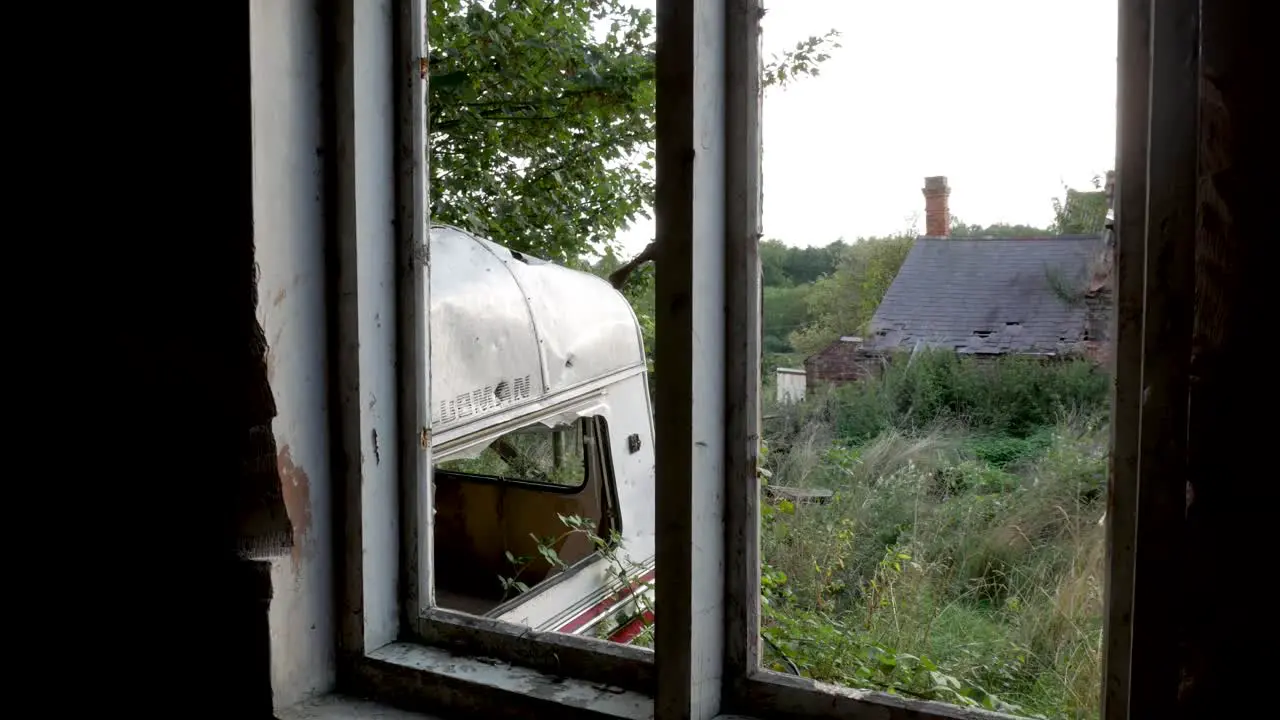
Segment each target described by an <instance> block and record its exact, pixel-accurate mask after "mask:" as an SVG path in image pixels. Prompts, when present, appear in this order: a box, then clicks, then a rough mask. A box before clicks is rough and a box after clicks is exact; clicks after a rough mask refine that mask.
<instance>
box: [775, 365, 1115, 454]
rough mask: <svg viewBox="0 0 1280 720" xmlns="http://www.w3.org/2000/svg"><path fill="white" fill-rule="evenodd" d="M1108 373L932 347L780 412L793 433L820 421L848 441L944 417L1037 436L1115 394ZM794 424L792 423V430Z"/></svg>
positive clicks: (986, 430)
mask: <svg viewBox="0 0 1280 720" xmlns="http://www.w3.org/2000/svg"><path fill="white" fill-rule="evenodd" d="M1109 388H1110V382H1109V380H1108V377H1107V375H1106V374H1105V373H1104V372H1103V371H1102V370H1100V369H1099V368H1098V367H1097V366H1096V365H1094V364H1093V363H1092V362H1089V361H1087V360H1083V359H1061V360H1039V359H1036V358H1026V357H1014V356H1010V357H999V358H992V359H983V360H979V359H975V358H970V357H964V356H960V355H957V354H955V353H952V352H948V351H945V350H926V351H922V352H920V353H917V354H916V355H915V357H914V358H913V359H910V361H908V358H907V357H906V356H897V357H895V358H893V359H891V360H890V361H889V362H888V363H887V365H886V366H885V368H884V369H883V371H882V372H880V373H879V374H878V375H877V376H875V377H873V378H869V379H867V380H863V381H861V382H858V383H851V384H848V385H844V386H841V387H838V388H835V389H832V390H830V391H827V392H815V393H813V395H812V398H811V399H810V400H809V401H808V402H806V403H805V404H804V405H803V406H802V407H800V408H795V409H792V410H789V411H787V412H786V413H784V414H783V416H782V417H781V418H780V420H779V422H780V423H782V425H780V426H778V427H777V428H775V430H778V431H782V430H785V431H786V434H788V435H793V434H794V433H795V432H796V430H797V428H799V427H801V426H803V425H805V424H808V423H811V422H818V423H820V424H827V425H830V426H831V427H832V428H834V430H835V432H836V433H837V434H838V435H839V436H840V437H842V438H844V439H845V440H847V441H849V442H855V443H856V442H863V441H865V440H867V439H869V438H872V437H874V436H876V435H879V434H880V433H882V432H885V431H886V430H889V429H892V428H899V429H903V430H905V431H909V432H916V431H920V430H924V429H926V428H930V427H933V426H936V425H937V424H939V423H951V424H964V425H965V426H966V427H969V428H971V429H972V430H974V431H976V432H979V433H983V434H985V435H999V436H1008V437H1013V438H1027V437H1031V436H1033V435H1034V434H1035V433H1036V432H1038V431H1039V430H1040V429H1041V428H1043V427H1045V426H1047V425H1050V424H1052V423H1053V422H1054V420H1055V419H1056V418H1057V417H1059V416H1060V415H1062V414H1063V413H1082V414H1085V415H1090V414H1093V413H1097V412H1100V411H1102V410H1103V409H1104V408H1105V407H1106V406H1107V402H1108V400H1109V397H1110V395H1109ZM787 428H789V429H787Z"/></svg>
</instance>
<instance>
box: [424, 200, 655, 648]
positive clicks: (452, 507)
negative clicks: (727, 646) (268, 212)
mask: <svg viewBox="0 0 1280 720" xmlns="http://www.w3.org/2000/svg"><path fill="white" fill-rule="evenodd" d="M430 237H431V247H430V251H431V253H430V256H431V363H430V369H431V378H430V381H431V392H432V408H431V432H432V437H433V445H434V447H433V453H434V458H433V462H434V478H435V523H434V533H435V535H434V541H435V564H434V567H435V599H436V604H437V605H439V606H441V607H445V608H450V609H454V610H461V611H464V612H469V613H473V614H477V615H485V616H488V617H496V618H500V619H503V620H508V621H511V622H516V623H519V624H522V625H527V626H529V627H532V628H534V629H537V630H554V631H559V632H568V633H574V634H584V635H591V636H594V637H600V638H605V639H610V640H614V641H618V642H631V641H632V640H634V639H635V637H636V636H637V635H639V634H640V633H641V632H642V631H643V629H644V628H645V627H646V625H647V624H648V623H650V622H652V613H651V611H650V608H651V607H652V604H651V601H650V599H651V597H652V588H653V580H654V557H653V556H654V495H653V493H654V487H653V479H654V456H653V419H652V413H651V412H650V401H649V390H648V380H647V375H646V369H647V368H646V362H645V354H644V343H643V340H642V337H641V334H640V326H639V323H638V322H637V320H636V316H635V314H634V312H633V311H632V309H631V305H630V304H629V303H628V302H627V300H626V299H625V298H624V297H623V296H622V295H621V294H620V293H619V292H617V291H616V290H614V289H613V287H612V286H610V285H609V283H607V282H606V281H604V280H602V279H600V278H598V277H595V276H594V275H591V274H588V273H583V272H578V271H574V270H570V269H567V268H564V267H560V266H558V265H554V264H552V263H549V262H545V261H542V260H538V259H535V258H531V257H528V256H525V255H523V254H521V253H518V252H512V251H510V250H507V249H506V248H504V247H502V246H500V245H497V244H495V243H493V242H490V241H488V240H485V239H483V238H479V237H476V236H474V235H472V234H470V233H467V232H464V231H462V230H459V229H457V228H453V227H448V226H441V225H436V226H433V227H432V228H431V236H430ZM583 521H585V523H583ZM584 527H586V528H590V530H583V529H581V528H584ZM600 545H603V549H600V548H599V547H598V546H600Z"/></svg>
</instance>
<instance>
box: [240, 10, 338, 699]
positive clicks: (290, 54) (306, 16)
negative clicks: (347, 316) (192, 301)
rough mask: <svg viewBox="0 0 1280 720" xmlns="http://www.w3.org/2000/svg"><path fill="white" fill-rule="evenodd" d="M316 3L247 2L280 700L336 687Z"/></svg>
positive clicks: (275, 675) (275, 672) (275, 679)
mask: <svg viewBox="0 0 1280 720" xmlns="http://www.w3.org/2000/svg"><path fill="white" fill-rule="evenodd" d="M318 4H319V3H318V2H317V0H251V2H250V3H249V8H250V10H249V12H250V27H251V34H252V46H251V68H252V75H251V86H252V101H253V111H252V128H253V200H254V242H255V246H256V256H257V262H258V267H259V272H260V279H259V284H258V294H259V309H258V313H259V317H258V319H259V321H260V322H261V323H262V325H263V328H264V330H265V331H266V336H267V342H268V346H269V348H270V350H269V355H268V371H269V376H270V380H271V387H272V390H273V392H274V394H275V398H276V403H277V406H278V409H279V414H278V415H277V417H276V420H275V423H274V430H275V434H276V442H277V446H278V448H279V456H278V460H279V468H280V474H281V476H282V480H283V483H284V488H283V489H284V497H285V504H286V506H287V507H288V510H289V517H290V520H291V521H292V522H293V528H294V548H293V551H292V553H291V555H289V556H287V557H283V558H280V559H278V560H275V561H273V563H272V572H271V578H272V584H273V586H274V597H273V600H272V603H271V611H270V626H271V644H272V647H271V658H272V662H271V665H272V669H271V676H272V677H271V679H272V685H273V689H274V692H275V701H276V706H277V707H283V706H287V705H292V704H294V703H296V702H298V701H300V700H302V699H305V698H307V697H309V696H312V695H315V694H318V693H322V692H326V691H328V690H331V689H332V687H333V683H334V665H335V661H334V654H335V653H334V638H335V636H336V631H335V625H334V603H333V596H334V593H333V588H334V565H333V558H332V553H331V552H330V548H331V547H332V543H333V536H332V534H333V528H332V523H331V516H332V513H331V503H330V496H331V482H332V477H331V472H330V463H331V459H330V458H331V455H330V438H329V430H328V426H329V420H328V415H327V413H328V403H327V401H326V385H327V380H326V376H327V369H326V353H327V350H326V348H327V335H326V309H325V308H326V306H325V227H324V222H325V220H324V218H325V213H324V193H325V184H324V147H323V144H322V141H323V138H324V133H323V128H322V101H321V99H322V85H321V82H322V77H323V66H322V62H321V24H320V15H319V10H318Z"/></svg>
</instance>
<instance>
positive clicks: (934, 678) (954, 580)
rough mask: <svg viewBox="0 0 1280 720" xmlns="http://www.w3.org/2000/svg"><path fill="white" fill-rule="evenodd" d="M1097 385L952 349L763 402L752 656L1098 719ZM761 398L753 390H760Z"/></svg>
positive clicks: (1091, 372) (826, 674)
mask: <svg viewBox="0 0 1280 720" xmlns="http://www.w3.org/2000/svg"><path fill="white" fill-rule="evenodd" d="M1108 383H1109V381H1108V379H1107V377H1105V376H1104V375H1103V374H1101V373H1100V372H1098V371H1097V370H1096V369H1095V368H1094V367H1093V366H1091V365H1090V364H1088V363H1086V362H1083V361H1080V362H1070V361H1060V362H1053V363H1039V362H1034V361H1020V360H1001V361H998V362H988V363H981V364H980V363H976V362H973V361H966V360H960V359H957V358H956V357H955V356H954V355H952V354H949V353H947V354H925V355H919V356H917V357H916V358H915V359H914V361H912V362H911V363H910V365H908V364H907V363H906V361H905V360H903V361H900V362H896V363H894V364H893V365H892V366H891V367H890V368H889V369H888V370H887V371H886V373H885V374H884V376H883V377H881V378H879V379H877V380H874V381H868V382H865V383H862V384H860V385H856V386H847V387H844V388H841V389H839V390H836V391H833V392H826V393H816V394H815V395H814V396H811V397H810V398H809V400H808V401H806V402H805V403H804V404H802V405H799V406H794V407H789V408H774V407H771V408H769V409H768V411H767V413H768V414H769V415H770V416H771V417H773V419H772V420H770V421H768V422H767V423H766V433H765V436H766V443H767V449H766V455H765V460H764V466H765V475H766V482H768V483H769V484H773V485H785V486H797V487H822V488H828V489H831V490H832V491H833V492H834V495H833V498H832V500H831V501H830V502H828V503H827V504H824V505H813V504H809V505H800V506H795V505H792V504H790V503H787V502H778V503H772V504H768V505H766V507H765V509H764V517H763V519H762V522H763V539H762V543H763V544H762V552H763V558H764V568H763V580H764V582H763V584H764V598H763V600H764V616H765V619H764V636H765V638H766V641H767V644H766V647H765V659H766V662H767V663H768V664H769V665H770V666H771V667H772V668H773V669H775V670H778V671H781V672H793V673H799V674H802V675H805V676H808V677H812V678H815V679H818V680H823V681H828V682H834V683H839V684H844V685H851V686H857V687H870V688H878V689H885V690H889V691H892V692H897V693H900V694H903V695H908V696H916V697H924V698H931V699H938V700H944V701H948V702H955V703H960V704H967V705H974V706H979V707H987V708H991V709H998V710H1004V711H1006V712H1013V713H1016V714H1020V715H1028V716H1041V717H1047V718H1085V717H1090V718H1092V717H1097V713H1098V697H1099V692H1100V688H1101V663H1100V649H1101V638H1102V618H1101V612H1102V593H1103V578H1104V573H1103V562H1104V557H1103V533H1104V528H1103V526H1102V525H1101V523H1100V520H1101V517H1102V512H1103V508H1104V506H1105V502H1106V497H1105V496H1106V476H1107V475H1106V473H1107V455H1106V452H1107V441H1106V440H1107V439H1106V436H1107V429H1106V427H1105V421H1106V409H1107V399H1108ZM767 396H768V393H766V397H767Z"/></svg>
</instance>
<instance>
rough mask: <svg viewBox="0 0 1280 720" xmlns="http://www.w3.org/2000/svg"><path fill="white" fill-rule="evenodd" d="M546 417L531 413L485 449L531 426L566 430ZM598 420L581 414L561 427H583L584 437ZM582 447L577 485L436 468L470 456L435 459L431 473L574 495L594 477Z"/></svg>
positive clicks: (593, 416) (549, 432) (551, 429)
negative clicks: (557, 426)
mask: <svg viewBox="0 0 1280 720" xmlns="http://www.w3.org/2000/svg"><path fill="white" fill-rule="evenodd" d="M545 418H546V416H545V415H544V414H537V415H530V416H529V418H528V422H523V424H521V425H518V426H517V427H516V428H515V429H514V430H510V431H507V432H504V433H498V434H496V435H493V436H492V438H491V439H490V442H489V444H488V445H486V446H485V448H484V449H485V450H487V449H489V448H491V447H493V445H494V444H495V443H497V442H498V441H499V440H501V439H503V438H505V437H507V436H509V435H514V434H517V433H519V432H520V431H524V430H527V429H529V428H534V427H541V428H545V429H546V431H547V433H548V434H549V435H554V433H556V432H563V430H562V429H559V428H555V427H551V426H549V425H547V424H545V423H543V422H541V419H545ZM598 419H600V417H599V416H596V415H583V416H579V417H578V418H577V419H576V420H574V423H573V425H571V426H562V427H564V428H570V427H572V428H573V430H574V431H575V432H576V431H579V430H581V432H582V433H583V434H584V436H585V435H586V433H588V432H596V430H595V429H594V428H595V424H596V421H597V420H598ZM522 421H523V419H522ZM578 423H582V427H581V428H578V427H574V426H576V425H577V424H578ZM588 427H591V428H592V429H591V430H588V429H587V428H588ZM552 442H554V441H552ZM579 449H580V450H582V451H583V453H582V481H581V482H579V483H578V484H577V485H565V484H563V483H556V482H549V481H546V480H529V479H526V478H523V477H508V476H505V475H486V474H484V473H474V472H468V471H465V470H449V469H441V468H438V467H436V466H437V465H439V464H440V463H442V462H451V461H454V460H465V459H469V458H445V459H439V460H434V461H433V463H432V469H431V472H432V474H434V473H437V472H443V473H445V474H448V475H453V476H456V477H459V478H464V479H468V480H472V481H474V482H478V483H489V484H496V485H513V486H515V487H521V488H525V489H528V490H537V491H546V492H550V493H558V494H561V495H573V494H576V493H579V492H582V491H583V490H585V489H586V487H587V484H588V483H589V482H590V480H591V477H590V475H591V464H590V463H591V461H590V459H589V457H588V456H587V454H586V452H585V451H586V447H585V445H584V446H583V447H581V448H579ZM499 459H501V458H499ZM503 462H506V461H505V460H503ZM608 474H609V473H607V472H606V475H608Z"/></svg>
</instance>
